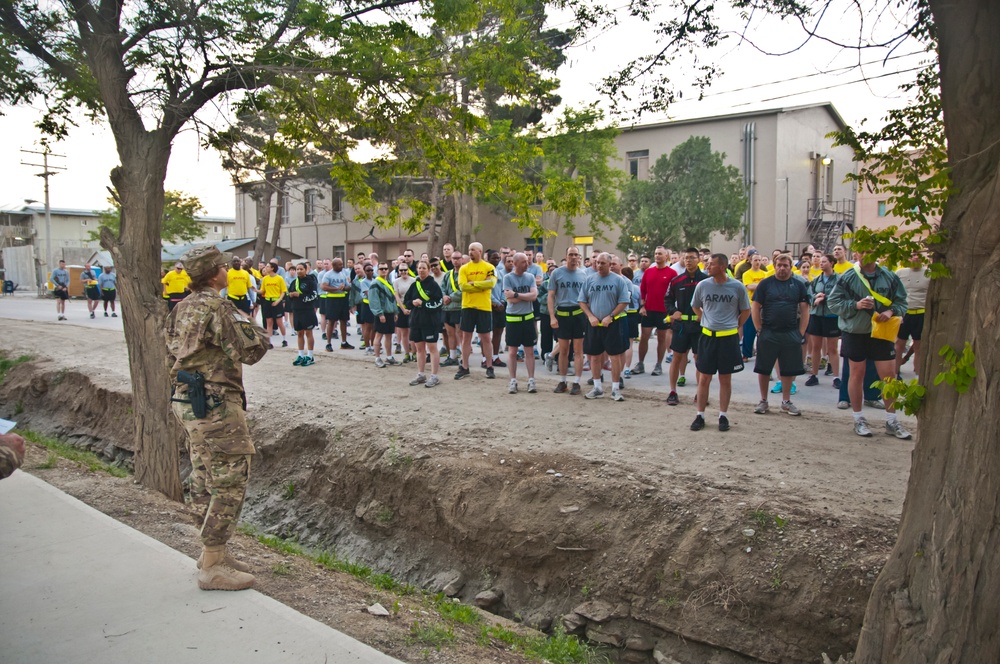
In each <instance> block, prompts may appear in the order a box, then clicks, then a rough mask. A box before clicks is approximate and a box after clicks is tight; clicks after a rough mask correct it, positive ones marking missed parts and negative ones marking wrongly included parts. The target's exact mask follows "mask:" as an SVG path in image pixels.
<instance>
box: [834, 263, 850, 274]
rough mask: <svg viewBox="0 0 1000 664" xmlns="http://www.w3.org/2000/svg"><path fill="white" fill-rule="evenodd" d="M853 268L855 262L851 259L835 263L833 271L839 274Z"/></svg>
mask: <svg viewBox="0 0 1000 664" xmlns="http://www.w3.org/2000/svg"><path fill="white" fill-rule="evenodd" d="M853 269H854V263H852V262H851V261H844V262H843V263H834V264H833V271H834V272H836V273H837V274H843V273H845V272H847V271H848V270H853Z"/></svg>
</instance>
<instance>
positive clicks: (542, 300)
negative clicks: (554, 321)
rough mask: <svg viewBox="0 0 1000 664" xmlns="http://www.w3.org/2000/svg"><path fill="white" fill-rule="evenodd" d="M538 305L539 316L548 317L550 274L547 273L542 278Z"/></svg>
mask: <svg viewBox="0 0 1000 664" xmlns="http://www.w3.org/2000/svg"><path fill="white" fill-rule="evenodd" d="M535 302H537V303H538V315H540V316H546V317H547V316H548V315H549V273H548V272H546V273H545V275H544V276H543V277H542V285H541V286H539V287H538V299H537V300H535Z"/></svg>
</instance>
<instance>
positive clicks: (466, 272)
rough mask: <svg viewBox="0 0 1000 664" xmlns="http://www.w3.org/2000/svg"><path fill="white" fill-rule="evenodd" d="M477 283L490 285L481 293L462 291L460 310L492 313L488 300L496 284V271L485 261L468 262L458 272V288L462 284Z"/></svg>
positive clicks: (491, 306)
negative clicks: (477, 310) (485, 282)
mask: <svg viewBox="0 0 1000 664" xmlns="http://www.w3.org/2000/svg"><path fill="white" fill-rule="evenodd" d="M477 281H489V282H490V285H489V286H488V287H487V288H484V289H483V290H481V291H466V290H463V291H462V308H463V309H479V310H480V311H493V304H492V300H491V299H490V294H491V291H492V290H493V285H494V284H496V282H497V277H496V271H495V270H494V268H493V264H492V263H487V262H486V261H478V262H469V263H466V264H465V265H463V266H462V267H461V268H459V270H458V287H459V288H461V287H462V284H472V283H475V282H477Z"/></svg>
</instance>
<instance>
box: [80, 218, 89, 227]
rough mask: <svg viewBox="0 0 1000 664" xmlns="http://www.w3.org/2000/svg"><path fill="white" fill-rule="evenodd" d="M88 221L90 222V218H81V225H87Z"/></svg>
mask: <svg viewBox="0 0 1000 664" xmlns="http://www.w3.org/2000/svg"><path fill="white" fill-rule="evenodd" d="M88 223H89V220H88V219H81V220H80V225H81V226H86V225H87V224H88Z"/></svg>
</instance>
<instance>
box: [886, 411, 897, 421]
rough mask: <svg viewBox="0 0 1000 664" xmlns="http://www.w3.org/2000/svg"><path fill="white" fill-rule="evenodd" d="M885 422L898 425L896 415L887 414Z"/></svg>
mask: <svg viewBox="0 0 1000 664" xmlns="http://www.w3.org/2000/svg"><path fill="white" fill-rule="evenodd" d="M885 422H886V424H895V423H896V413H886V414H885Z"/></svg>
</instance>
